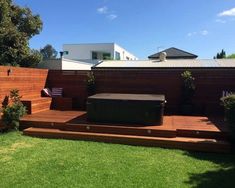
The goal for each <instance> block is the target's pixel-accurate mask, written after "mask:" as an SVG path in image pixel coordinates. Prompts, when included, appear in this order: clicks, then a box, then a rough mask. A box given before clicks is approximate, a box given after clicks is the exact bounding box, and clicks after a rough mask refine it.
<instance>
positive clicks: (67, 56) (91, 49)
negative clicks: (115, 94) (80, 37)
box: [38, 43, 138, 70]
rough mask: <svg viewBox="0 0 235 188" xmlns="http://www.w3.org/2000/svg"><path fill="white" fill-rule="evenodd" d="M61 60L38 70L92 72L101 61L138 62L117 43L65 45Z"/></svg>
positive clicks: (48, 62) (39, 66) (41, 66)
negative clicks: (93, 67)
mask: <svg viewBox="0 0 235 188" xmlns="http://www.w3.org/2000/svg"><path fill="white" fill-rule="evenodd" d="M61 55H62V56H61V58H60V59H49V60H44V61H42V62H41V63H39V65H38V68H41V69H51V70H91V67H92V66H94V65H96V64H98V63H100V61H101V60H120V61H121V60H137V59H138V58H137V57H136V56H134V55H133V54H131V53H130V52H128V51H127V50H125V49H124V48H122V47H120V46H119V45H117V44H115V43H96V44H64V45H63V52H62V54H61Z"/></svg>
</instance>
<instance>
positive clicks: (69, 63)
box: [37, 57, 99, 70]
mask: <svg viewBox="0 0 235 188" xmlns="http://www.w3.org/2000/svg"><path fill="white" fill-rule="evenodd" d="M97 63H99V61H98V60H88V59H87V60H81V61H79V60H72V59H66V58H63V57H62V58H60V59H49V60H45V61H42V62H40V63H39V64H38V67H37V68H41V69H50V70H91V67H92V66H94V65H96V64H97Z"/></svg>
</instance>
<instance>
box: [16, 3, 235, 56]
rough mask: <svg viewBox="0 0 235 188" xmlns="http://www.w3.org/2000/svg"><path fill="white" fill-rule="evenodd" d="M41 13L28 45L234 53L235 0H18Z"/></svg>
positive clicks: (139, 53)
mask: <svg viewBox="0 0 235 188" xmlns="http://www.w3.org/2000/svg"><path fill="white" fill-rule="evenodd" d="M14 2H15V3H16V4H18V5H21V6H27V7H29V8H31V9H32V11H33V12H34V13H36V14H39V15H40V16H41V19H42V20H43V31H42V32H41V33H40V34H39V35H37V36H34V37H33V38H32V39H31V41H30V46H31V47H32V48H35V49H40V48H42V47H44V46H45V45H46V44H52V45H53V46H54V48H55V49H56V50H57V51H60V50H61V49H62V45H63V44H68V43H99V42H101V43H103V42H115V43H117V44H119V45H120V46H122V47H124V48H126V49H127V50H128V51H130V52H132V53H133V54H135V55H136V56H137V57H139V58H140V59H146V58H147V56H149V55H151V54H153V53H155V52H157V51H158V50H160V51H161V50H163V49H166V48H169V47H177V48H181V49H183V50H186V51H189V52H192V53H195V54H197V55H199V58H213V56H214V55H215V54H216V53H217V52H218V51H220V50H221V49H225V51H226V53H227V54H231V53H235V0H66V1H62V0H47V1H46V0H41V1H40V0H14Z"/></svg>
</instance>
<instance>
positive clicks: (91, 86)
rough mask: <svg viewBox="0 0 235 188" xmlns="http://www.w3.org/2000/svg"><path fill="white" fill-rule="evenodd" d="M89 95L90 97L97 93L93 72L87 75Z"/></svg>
mask: <svg viewBox="0 0 235 188" xmlns="http://www.w3.org/2000/svg"><path fill="white" fill-rule="evenodd" d="M86 84H87V93H88V95H93V94H94V93H95V89H96V88H95V85H96V84H95V76H94V73H93V72H88V73H87V80H86Z"/></svg>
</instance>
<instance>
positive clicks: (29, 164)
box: [0, 132, 235, 188]
mask: <svg viewBox="0 0 235 188" xmlns="http://www.w3.org/2000/svg"><path fill="white" fill-rule="evenodd" d="M0 187H1V188H5V187H14V188H15V187H24V188H27V187H30V188H31V187H86V188H87V187H102V188H103V187H110V188H116V187H122V188H126V187H134V188H135V187H153V188H156V187H167V188H170V187H173V188H176V187H179V188H182V187H207V188H208V187H213V188H214V187H235V156H234V155H225V154H207V153H196V152H186V151H181V150H172V149H171V150H170V149H161V148H147V147H134V146H126V145H118V144H104V143H95V142H84V141H69V140H56V139H51V140H50V139H39V138H31V137H26V136H22V135H21V133H20V132H11V133H5V134H0Z"/></svg>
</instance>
